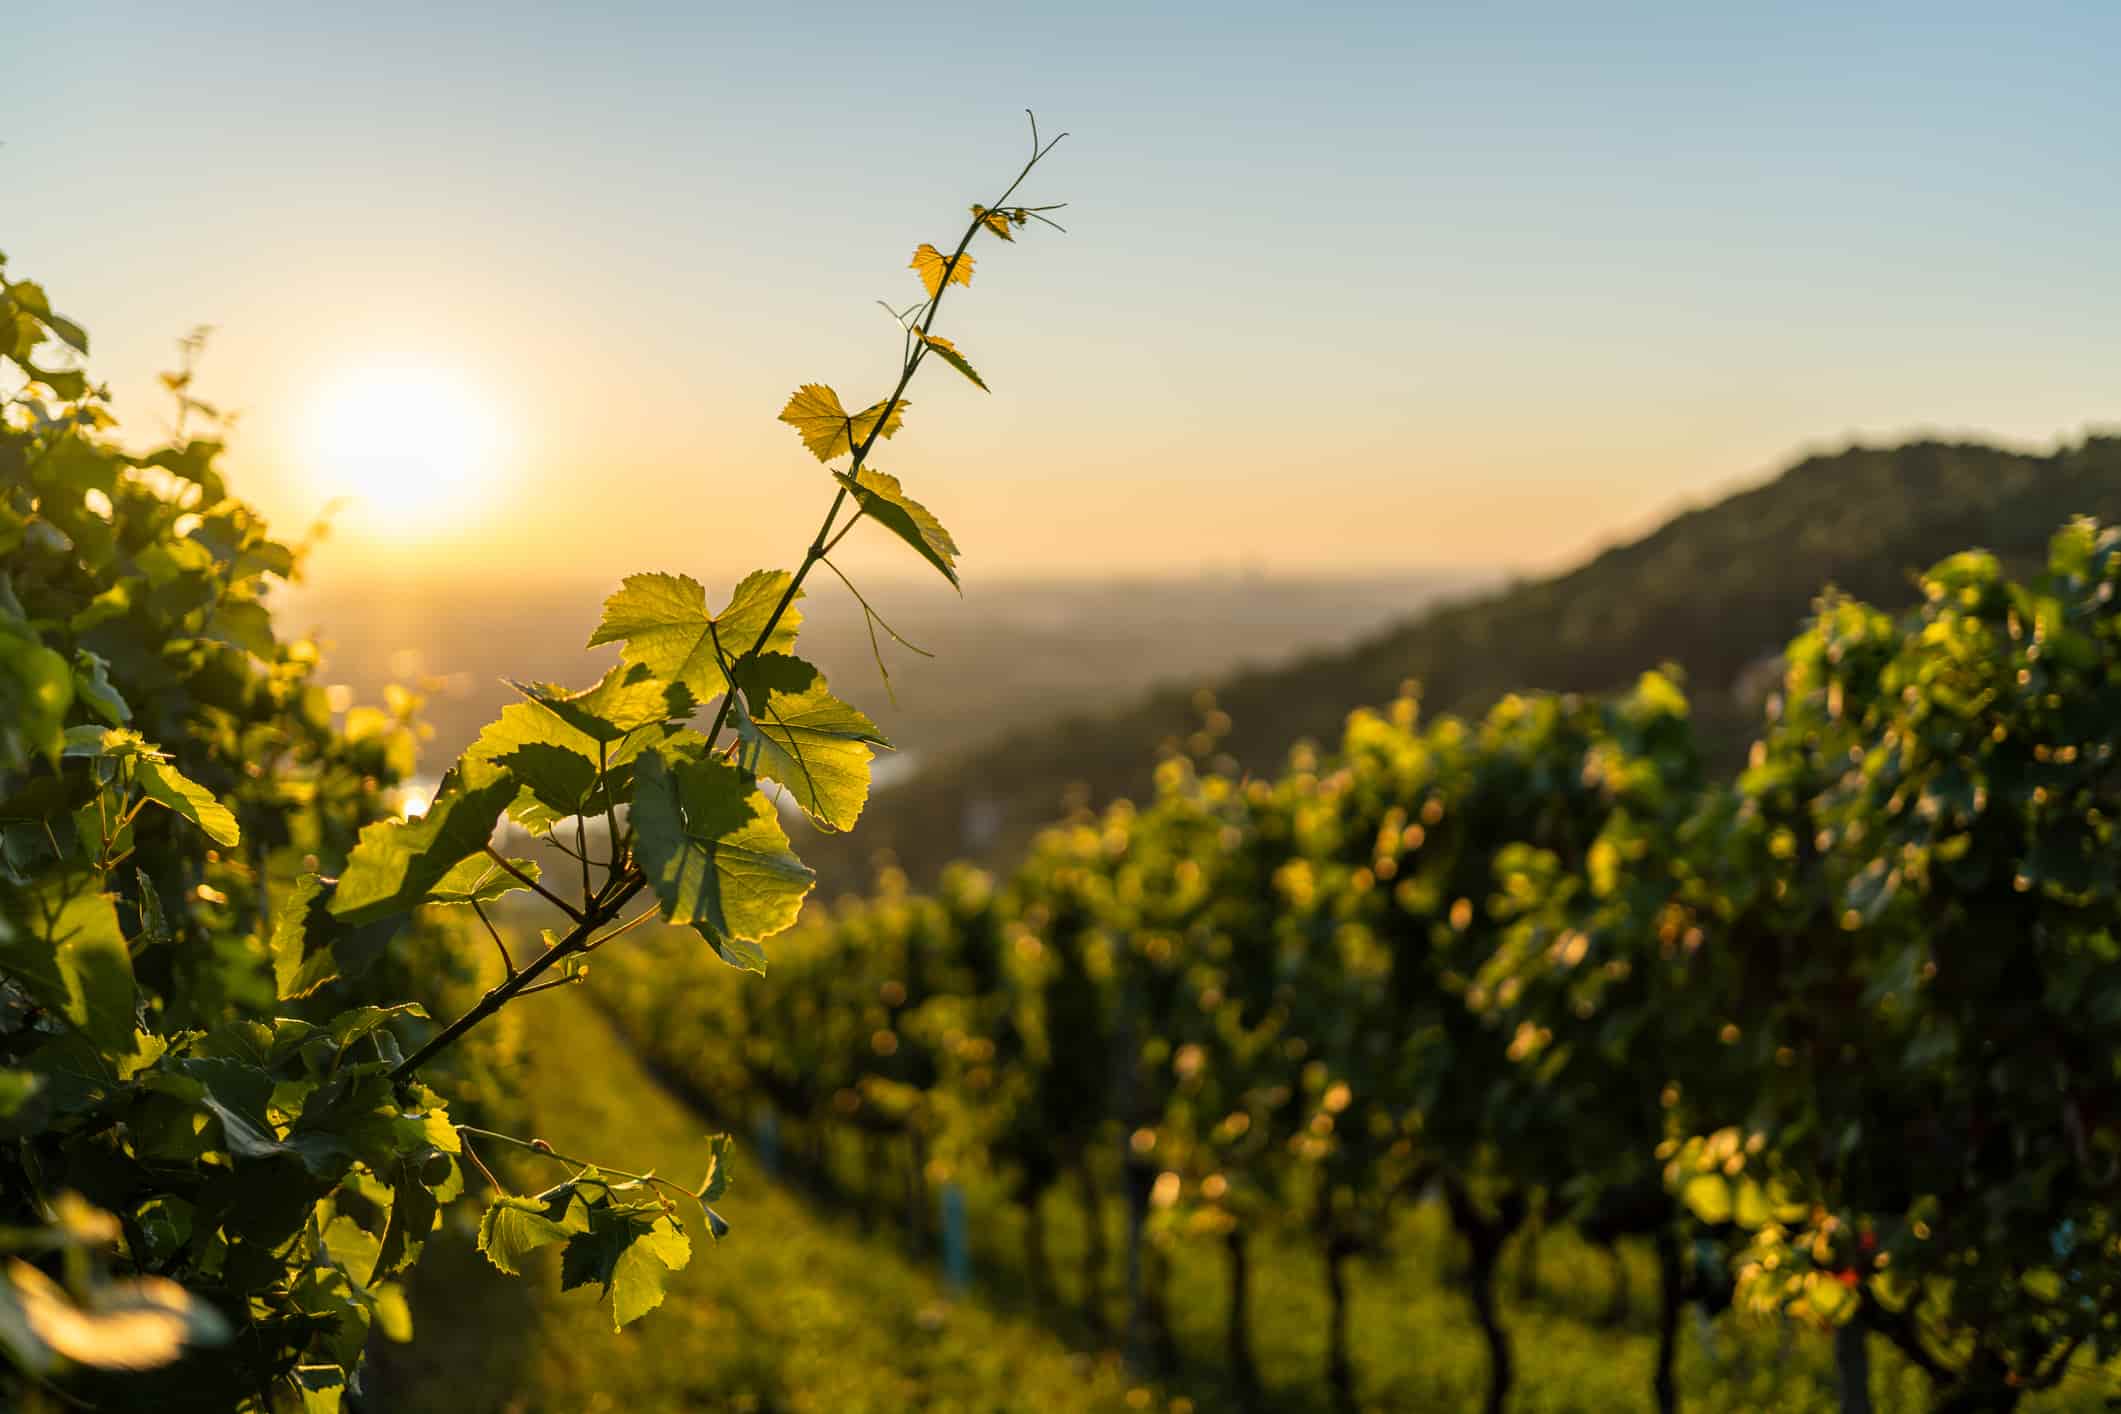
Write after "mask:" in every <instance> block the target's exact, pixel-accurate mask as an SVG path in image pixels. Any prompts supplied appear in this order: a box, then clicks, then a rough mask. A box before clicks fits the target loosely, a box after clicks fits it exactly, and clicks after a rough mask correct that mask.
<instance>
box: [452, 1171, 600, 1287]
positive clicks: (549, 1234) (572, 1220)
mask: <svg viewBox="0 0 2121 1414" xmlns="http://www.w3.org/2000/svg"><path fill="white" fill-rule="evenodd" d="M587 1231H589V1209H588V1206H587V1205H586V1204H585V1203H583V1201H582V1198H581V1195H580V1194H579V1193H577V1192H576V1191H575V1185H574V1184H572V1183H563V1184H561V1185H560V1186H559V1187H557V1188H554V1189H550V1190H548V1191H547V1192H544V1193H541V1194H539V1195H538V1196H537V1197H535V1198H515V1197H507V1196H503V1197H500V1198H496V1199H494V1201H493V1205H492V1206H491V1207H489V1208H487V1210H486V1215H485V1216H484V1217H483V1218H481V1219H480V1220H479V1250H480V1251H481V1252H484V1253H485V1254H486V1260H487V1261H489V1262H491V1263H493V1264H494V1265H495V1266H496V1267H499V1268H500V1269H501V1270H502V1271H504V1272H507V1273H508V1274H509V1275H510V1276H521V1275H522V1274H523V1263H524V1262H525V1260H526V1259H528V1258H529V1256H530V1254H531V1253H533V1252H535V1251H537V1250H538V1249H539V1248H540V1247H550V1246H551V1245H552V1244H554V1243H555V1242H565V1241H567V1240H568V1239H569V1238H571V1237H574V1236H576V1235H577V1234H580V1233H585V1232H587Z"/></svg>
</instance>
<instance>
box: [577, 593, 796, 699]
mask: <svg viewBox="0 0 2121 1414" xmlns="http://www.w3.org/2000/svg"><path fill="white" fill-rule="evenodd" d="M792 578H793V576H791V575H790V574H789V573H788V572H787V571H786V570H754V571H753V572H752V573H750V574H748V575H746V576H744V578H743V580H742V581H741V582H740V583H739V584H738V585H737V587H736V589H735V590H734V591H732V592H731V594H730V596H729V604H728V606H727V607H726V608H724V609H723V610H722V611H721V612H720V613H718V614H709V613H708V612H707V591H706V590H704V589H702V588H701V587H700V584H699V581H698V580H696V579H693V578H692V577H691V576H689V575H682V574H636V575H629V576H628V577H627V579H626V582H625V584H624V585H623V586H621V587H620V589H619V591H618V593H616V594H614V595H612V596H611V597H610V598H609V599H607V600H605V601H604V620H603V622H602V623H600V624H598V625H597V631H596V632H595V633H594V634H592V635H591V636H590V639H589V646H590V647H591V648H595V647H596V646H597V645H599V644H603V643H624V644H625V645H626V647H625V661H626V662H627V663H639V664H642V665H645V666H646V668H647V669H648V671H649V672H651V673H653V674H654V675H655V676H656V677H658V678H661V679H663V680H665V681H666V682H672V683H681V684H683V686H684V687H685V689H686V690H687V691H689V692H690V693H691V694H692V695H693V697H694V698H695V699H697V700H698V701H701V702H705V701H707V700H708V699H710V698H714V697H719V696H720V695H721V693H722V690H723V688H724V686H725V685H726V679H724V677H723V676H722V668H721V664H720V662H719V661H718V660H717V658H716V656H715V647H716V644H717V643H719V644H720V647H721V650H722V653H723V654H724V655H725V656H727V657H728V658H729V659H730V660H731V661H734V660H735V659H737V658H739V657H741V656H743V655H744V654H745V653H747V652H749V651H750V650H751V647H752V645H753V644H755V643H758V639H759V634H760V633H761V632H762V631H763V630H764V629H765V627H766V622H767V620H768V619H769V618H771V617H772V615H773V610H774V607H775V606H776V605H778V604H779V603H780V601H781V596H782V595H784V594H786V593H787V592H788V585H789V583H790V581H791V579H792ZM795 597H796V598H797V599H800V598H802V597H803V596H802V591H801V590H797V591H796V596H795ZM802 622H803V616H802V614H801V612H799V611H798V610H797V609H796V607H795V603H794V601H793V600H791V601H790V602H789V606H788V611H787V612H786V613H784V614H782V615H781V618H780V622H778V623H776V624H775V625H774V626H773V636H772V637H771V638H769V639H768V640H767V641H766V642H765V643H763V644H759V649H760V651H761V652H786V651H787V650H788V649H789V648H791V647H793V646H794V644H795V634H796V629H797V628H799V627H800V626H801V625H802Z"/></svg>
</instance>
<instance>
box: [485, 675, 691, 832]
mask: <svg viewBox="0 0 2121 1414" xmlns="http://www.w3.org/2000/svg"><path fill="white" fill-rule="evenodd" d="M673 690H675V691H677V692H680V693H683V692H684V690H683V689H682V688H679V689H673ZM591 691H595V689H591ZM685 696H686V699H687V700H688V701H689V700H690V694H689V693H687V694H685ZM577 715H580V714H579V713H577ZM592 720H600V719H592ZM663 735H664V733H663V731H662V729H661V727H660V725H658V726H655V727H652V728H648V729H643V730H639V731H636V732H635V733H633V734H632V735H631V736H628V737H626V738H624V739H621V740H619V741H618V742H617V744H616V745H610V744H606V743H602V742H599V741H598V740H597V739H596V738H594V737H592V736H590V735H589V734H588V733H586V732H584V731H582V730H581V729H580V728H578V727H577V726H575V724H574V723H573V721H571V720H570V719H569V717H568V716H567V715H564V714H562V713H561V712H559V711H556V710H554V708H553V707H552V704H550V703H548V702H546V701H544V700H543V699H540V698H533V699H532V700H530V701H529V702H511V703H510V704H509V705H508V706H506V707H503V708H502V709H501V715H500V716H499V717H497V718H496V719H494V720H493V721H491V722H488V723H487V724H486V727H485V729H484V730H482V731H481V732H480V733H479V736H478V740H476V741H474V742H473V743H472V744H471V749H470V750H468V751H466V752H465V753H464V761H463V770H464V773H465V779H466V780H467V781H468V782H469V783H471V784H473V785H479V784H483V783H484V782H486V781H488V780H490V779H492V778H493V776H494V775H495V774H496V773H500V774H504V775H510V776H513V777H514V778H515V780H516V782H517V783H518V785H519V786H520V787H521V789H520V791H519V792H518V793H517V795H516V798H515V799H514V800H512V801H510V802H509V805H508V818H509V819H511V820H514V821H515V822H516V823H517V824H519V825H521V826H523V827H524V828H525V829H528V830H540V829H544V828H546V827H548V826H550V825H552V824H553V823H554V822H555V821H558V820H564V819H566V818H567V817H568V816H570V815H576V814H583V813H587V814H592V815H593V814H597V813H599V812H600V811H602V810H603V809H604V806H605V803H606V802H605V800H604V793H603V792H602V791H600V790H599V789H597V759H598V756H599V753H600V752H601V754H602V757H603V760H604V767H605V778H606V780H607V781H608V782H609V784H610V785H611V788H612V789H613V791H614V792H615V793H616V794H617V795H618V796H620V797H623V796H624V794H625V791H626V785H627V781H628V780H629V779H630V778H631V774H632V763H633V759H634V758H635V757H636V756H638V755H640V754H641V751H642V750H643V749H644V748H645V747H647V746H650V745H653V744H654V743H655V742H657V741H659V740H661V739H662V738H663Z"/></svg>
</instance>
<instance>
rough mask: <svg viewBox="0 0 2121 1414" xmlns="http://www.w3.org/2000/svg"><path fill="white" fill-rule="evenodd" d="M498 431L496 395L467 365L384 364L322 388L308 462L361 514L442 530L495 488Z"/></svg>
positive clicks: (322, 486) (322, 483) (311, 423)
mask: <svg viewBox="0 0 2121 1414" xmlns="http://www.w3.org/2000/svg"><path fill="white" fill-rule="evenodd" d="M501 428H502V423H501V418H500V415H499V411H498V409H497V408H496V406H495V404H494V401H493V399H492V398H491V397H490V396H488V395H487V394H486V393H485V391H484V390H483V389H481V388H480V387H479V385H478V383H477V380H476V379H475V378H474V377H472V376H471V375H470V374H469V373H468V372H467V371H466V370H464V369H462V368H458V367H453V366H451V365H449V364H446V363H442V362H440V361H435V362H424V363H423V362H414V361H409V360H408V361H404V362H399V363H393V364H387V365H385V364H377V365H373V366H369V367H363V368H355V369H348V370H346V371H344V372H342V373H340V374H338V375H336V376H334V377H333V378H331V379H330V380H329V381H327V382H325V383H324V384H322V385H321V386H320V387H319V388H318V390H317V394H316V397H315V398H314V400H313V402H312V406H311V411H310V415H309V418H308V434H307V438H306V448H305V452H306V455H305V460H306V461H307V462H308V464H309V473H310V476H311V478H312V479H313V481H314V482H315V484H316V486H317V489H318V490H319V491H321V492H323V493H324V494H325V495H326V496H327V497H330V498H333V499H338V498H345V499H346V500H347V501H349V502H351V503H352V508H353V510H354V511H355V513H356V514H358V515H359V516H360V517H361V518H362V519H363V520H369V521H374V522H377V523H378V524H382V525H388V526H392V527H396V528H398V529H400V530H401V531H402V530H404V529H407V528H413V527H419V528H426V529H437V528H440V526H439V524H438V523H439V522H441V521H443V520H445V519H449V518H455V517H460V516H463V515H466V514H469V513H471V512H473V511H475V510H476V508H477V506H478V503H479V500H480V498H481V494H482V493H483V492H485V491H486V490H487V489H489V488H490V487H492V486H493V484H494V481H495V478H496V475H497V473H498V469H499V464H500V458H501V451H502V436H501Z"/></svg>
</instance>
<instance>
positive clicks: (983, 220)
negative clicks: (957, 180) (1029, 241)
mask: <svg viewBox="0 0 2121 1414" xmlns="http://www.w3.org/2000/svg"><path fill="white" fill-rule="evenodd" d="M972 214H973V216H974V217H975V218H977V220H978V221H979V223H980V225H982V226H984V227H986V229H987V230H988V231H990V232H991V233H993V234H994V235H997V236H1000V237H1001V238H1002V239H1003V240H1005V241H1014V240H1015V239H1016V237H1015V236H1014V235H1012V234H1010V231H1009V216H1008V213H1006V212H1002V211H989V210H988V209H987V208H986V207H984V206H980V205H977V204H975V205H974V206H973V208H972Z"/></svg>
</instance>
